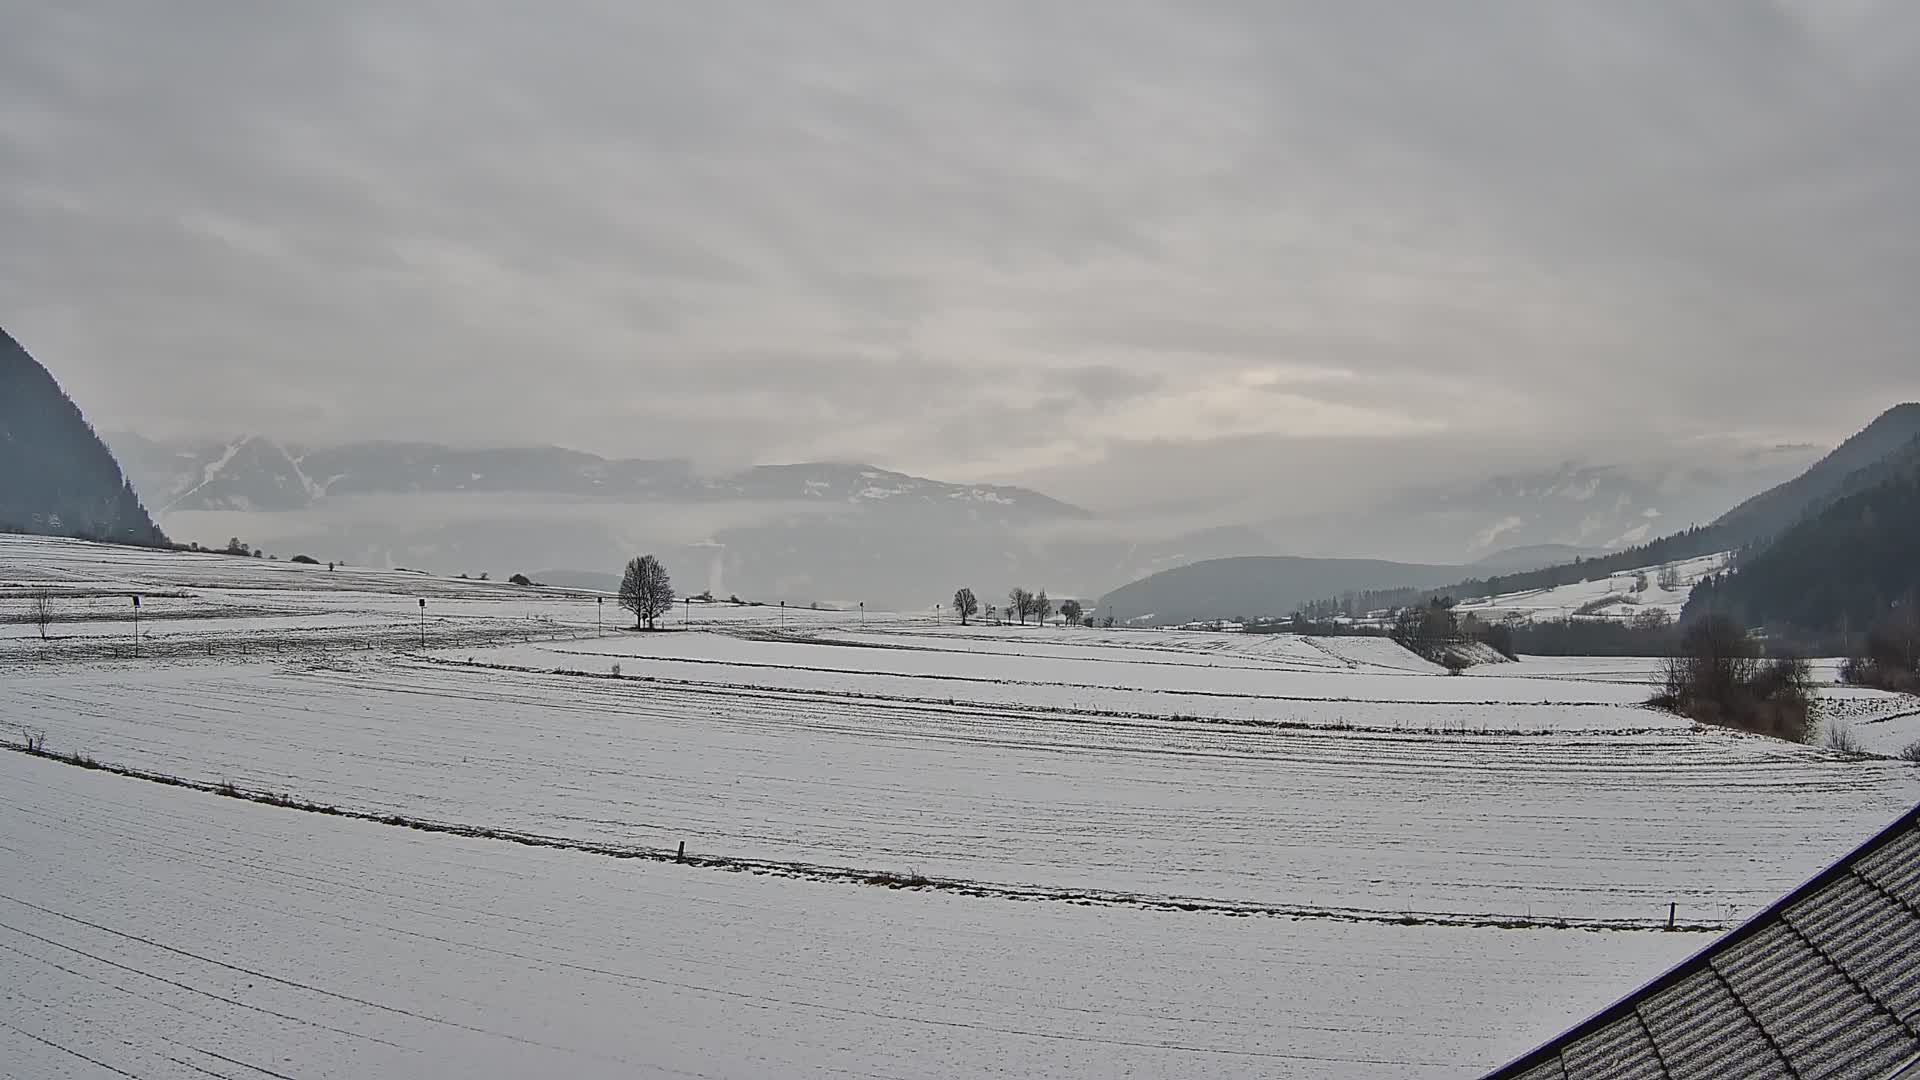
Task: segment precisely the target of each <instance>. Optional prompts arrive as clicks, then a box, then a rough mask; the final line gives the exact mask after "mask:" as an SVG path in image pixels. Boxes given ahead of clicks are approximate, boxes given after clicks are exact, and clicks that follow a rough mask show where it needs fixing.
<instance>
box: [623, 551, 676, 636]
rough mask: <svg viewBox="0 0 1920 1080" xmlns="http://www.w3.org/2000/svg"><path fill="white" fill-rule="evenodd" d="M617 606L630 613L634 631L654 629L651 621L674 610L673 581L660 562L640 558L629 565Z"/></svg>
mask: <svg viewBox="0 0 1920 1080" xmlns="http://www.w3.org/2000/svg"><path fill="white" fill-rule="evenodd" d="M620 606H621V607H623V608H626V609H627V610H628V611H631V612H633V618H634V629H636V630H637V629H639V628H640V627H641V626H643V625H644V626H645V627H646V628H647V629H649V630H651V629H653V622H654V620H655V619H658V618H659V617H660V616H662V615H665V614H666V613H667V612H669V611H671V610H672V609H673V579H672V578H669V577H668V576H667V568H666V567H664V566H662V565H660V560H659V559H656V558H654V557H653V556H651V555H642V556H640V557H639V558H637V559H632V560H629V561H628V563H627V572H626V573H625V574H624V575H622V576H621V578H620Z"/></svg>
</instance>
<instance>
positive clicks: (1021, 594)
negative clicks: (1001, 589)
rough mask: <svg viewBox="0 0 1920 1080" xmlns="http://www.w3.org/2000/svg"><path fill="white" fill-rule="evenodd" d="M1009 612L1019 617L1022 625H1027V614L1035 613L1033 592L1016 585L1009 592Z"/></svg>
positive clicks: (1010, 614)
mask: <svg viewBox="0 0 1920 1080" xmlns="http://www.w3.org/2000/svg"><path fill="white" fill-rule="evenodd" d="M1007 614H1008V615H1009V616H1015V617H1018V618H1019V620H1020V625H1021V626H1025V625H1027V616H1029V615H1031V614H1033V594H1032V593H1030V592H1028V591H1027V590H1026V589H1023V588H1021V587H1020V586H1018V585H1015V586H1014V587H1013V589H1012V590H1011V591H1009V592H1008V593H1007Z"/></svg>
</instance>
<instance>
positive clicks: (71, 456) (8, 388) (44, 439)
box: [0, 330, 166, 544]
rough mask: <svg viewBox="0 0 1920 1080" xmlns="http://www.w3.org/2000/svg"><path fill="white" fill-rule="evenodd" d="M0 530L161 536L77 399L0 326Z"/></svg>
mask: <svg viewBox="0 0 1920 1080" xmlns="http://www.w3.org/2000/svg"><path fill="white" fill-rule="evenodd" d="M0 530H5V531H9V532H28V533H45V534H48V535H55V536H76V537H83V538H86V539H93V540H113V541H117V542H120V543H131V544H162V543H165V542H166V538H165V537H164V536H162V535H161V534H160V530H159V529H158V528H156V527H155V526H154V524H153V520H152V519H151V518H149V517H148V516H147V512H146V510H145V509H144V508H143V507H141V505H140V500H139V499H138V498H137V497H136V496H135V495H134V493H133V488H132V487H130V486H129V485H128V484H127V481H126V478H125V477H123V476H122V475H121V474H120V466H119V465H118V464H117V463H115V461H114V459H113V454H111V453H110V452H108V450H107V448H106V445H105V444H104V443H102V442H101V441H100V439H99V437H98V436H96V435H95V434H94V433H93V429H92V428H91V427H89V426H88V425H87V422H86V419H85V418H84V417H82V416H81V415H80V409H79V407H78V406H76V405H75V404H74V403H73V401H72V400H71V399H70V398H68V397H67V395H66V394H65V393H64V392H63V391H62V390H61V389H60V385H59V383H57V382H55V381H54V378H53V376H52V375H51V374H49V373H48V372H47V369H46V368H43V367H41V366H40V364H39V363H38V362H37V361H35V360H34V359H33V357H31V356H29V355H27V351H26V350H25V349H24V348H22V347H21V346H20V343H19V342H17V341H15V340H14V339H13V337H12V336H11V335H9V334H8V333H7V332H6V331H4V330H0Z"/></svg>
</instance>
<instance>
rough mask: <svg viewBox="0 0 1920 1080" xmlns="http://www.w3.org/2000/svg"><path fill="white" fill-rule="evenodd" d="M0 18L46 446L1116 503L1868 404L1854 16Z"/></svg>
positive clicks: (1189, 10) (6, 268) (1889, 43)
mask: <svg viewBox="0 0 1920 1080" xmlns="http://www.w3.org/2000/svg"><path fill="white" fill-rule="evenodd" d="M82 8H84V10H82ZM5 21H6V32H5V33H3V34H0V236H4V238H5V243H4V244H0V296H3V297H4V298H5V301H6V304H5V309H4V310H0V319H4V321H5V325H6V326H7V327H8V329H10V330H12V331H13V332H14V333H15V334H16V336H18V337H19V338H20V339H21V340H22V341H23V342H24V343H25V344H27V346H28V347H29V348H30V349H32V350H33V351H34V352H35V353H36V355H38V356H40V357H42V358H43V359H44V360H45V361H46V362H47V363H48V364H49V366H50V367H52V368H53V369H54V371H55V373H56V374H57V375H58V376H59V377H60V378H61V379H62V380H63V381H64V382H65V383H66V384H68V386H69V388H70V389H71V390H72V391H73V392H74V393H75V395H76V397H78V398H79V399H80V400H81V402H82V403H83V405H85V406H86V407H87V409H88V411H89V413H90V414H91V415H92V416H93V417H94V419H95V420H96V422H98V423H100V424H101V425H102V426H110V427H132V428H137V429H142V430H147V431H152V432H156V433H169V432H185V431H220V432H225V431H231V430H261V431H267V432H271V433H274V434H277V435H281V436H283V437H287V438H293V439H303V440H309V441H314V440H330V439H346V438H362V437H423V438H435V439H445V440H454V441H464V442H482V443H502V442H555V443H561V444H566V445H573V446H579V447H582V448H585V449H590V450H594V451H598V452H602V453H610V454H620V455H629V456H692V457H695V458H696V459H699V460H703V461H711V462H715V463H729V464H731V463H740V462H745V461H755V460H760V461H769V460H795V459H805V458H823V457H831V458H861V459H869V460H873V461H875V462H877V463H880V464H884V465H889V466H894V467H900V468H906V469H913V470H918V471H922V472H927V473H932V474H936V475H943V476H950V477H955V478H964V479H975V478H979V479H992V478H1012V479H1029V480H1045V481H1047V482H1049V483H1051V484H1053V485H1054V486H1055V487H1056V488H1057V489H1061V490H1060V493H1061V494H1063V495H1065V496H1067V497H1070V498H1071V497H1086V498H1091V499H1092V500H1093V501H1096V502H1108V503H1119V502H1125V501H1128V500H1130V499H1138V500H1151V499H1161V498H1172V497H1174V496H1178V495H1182V494H1187V493H1189V492H1188V484H1187V482H1186V481H1184V480H1183V478H1182V476H1181V471H1182V470H1181V469H1178V468H1159V469H1151V468H1149V469H1138V468H1135V467H1134V466H1133V464H1131V463H1137V462H1140V461H1142V460H1159V461H1162V462H1184V461H1194V462H1205V463H1206V467H1207V468H1208V469H1210V470H1213V471H1214V475H1213V476H1211V477H1210V478H1209V481H1208V484H1209V485H1210V490H1211V489H1222V490H1224V489H1230V488H1232V487H1233V486H1235V485H1256V484H1258V485H1271V484H1273V483H1275V476H1276V470H1277V469H1280V468H1282V467H1283V466H1285V465H1288V464H1291V463H1298V462H1303V461H1311V462H1313V463H1314V464H1315V465H1316V466H1317V467H1319V468H1321V469H1322V470H1323V471H1325V472H1327V473H1329V474H1331V475H1333V476H1335V477H1336V478H1338V476H1339V474H1340V472H1341V468H1340V463H1341V462H1343V461H1350V462H1351V465H1350V466H1349V471H1353V472H1359V471H1365V472H1367V473H1368V476H1369V477H1370V478H1372V479H1375V480H1377V479H1379V475H1380V471H1381V470H1382V469H1386V470H1387V471H1389V472H1391V471H1392V470H1393V466H1392V464H1391V463H1392V462H1393V461H1395V460H1396V448H1415V447H1417V448H1419V450H1420V453H1421V455H1422V456H1423V457H1426V458H1428V459H1431V458H1432V457H1433V456H1434V455H1436V454H1437V455H1438V456H1439V457H1440V458H1441V459H1448V458H1449V455H1450V454H1455V453H1457V454H1459V455H1461V456H1460V457H1459V458H1458V460H1461V461H1463V462H1464V461H1466V460H1467V457H1466V456H1465V455H1466V453H1467V448H1469V447H1474V448H1479V449H1478V451H1477V453H1479V454H1480V455H1481V456H1485V448H1487V447H1498V448H1499V451H1500V453H1499V455H1496V456H1500V457H1504V458H1505V459H1506V460H1508V461H1509V462H1510V463H1516V464H1520V465H1522V466H1524V462H1525V460H1526V459H1527V458H1528V457H1529V456H1530V455H1547V456H1551V457H1553V458H1555V459H1557V458H1558V457H1564V456H1568V455H1572V454H1580V453H1591V454H1606V453H1618V452H1621V448H1624V447H1637V448H1642V449H1644V448H1645V447H1646V446H1648V445H1659V444H1679V443H1681V442H1683V441H1684V440H1686V439H1689V438H1695V437H1700V436H1723V435H1731V436H1735V437H1741V438H1751V439H1754V440H1756V441H1767V440H1774V439H1800V438H1814V439H1833V438H1837V437H1840V436H1842V435H1844V434H1846V433H1847V432H1848V431H1850V430H1852V429H1853V428H1855V427H1858V426H1859V425H1860V424H1862V423H1864V422H1865V421H1866V420H1868V419H1870V418H1871V416H1872V415H1873V414H1874V413H1876V412H1878V411H1879V410H1880V409H1881V408H1883V407H1885V406H1886V405H1888V404H1891V403H1892V402H1893V401H1895V400H1898V399H1901V398H1905V397H1913V396H1916V395H1920V360H1917V359H1916V355H1915V343H1916V342H1917V341H1920V314H1916V305H1915V304H1914V303H1913V302H1912V299H1911V296H1912V294H1913V293H1914V292H1915V287H1916V286H1917V285H1920V224H1917V223H1916V213H1920V212H1916V211H1915V209H1914V208H1913V205H1912V198H1911V193H1912V192H1913V191H1915V190H1920V136H1917V135H1916V134H1915V132H1916V128H1915V126H1914V125H1913V124H1912V122H1911V113H1912V112H1913V111H1914V109H1915V107H1916V106H1920V9H1914V8H1912V7H1911V6H1910V5H1902V4H1897V3H1887V4H1884V5H1873V4H1843V3H1835V2H1819V3H1815V2H1811V0H1809V2H1806V3H1777V4H1766V3H1758V2H1756V3H1750V4H1705V3H1702V4H1689V3H1673V2H1670V0H1657V2H1656V0H1606V2H1601V0H1594V2H1592V3H1586V4H1555V5H1543V4H1532V3H1520V2H1513V3H1501V2H1491V3H1486V4H1476V5H1468V6H1467V7H1464V8H1463V7H1459V6H1456V5H1425V4H1411V5H1409V4H1380V3H1372V2H1365V0H1362V2H1355V3H1341V4H1298V5H1293V4H1275V3H1254V2H1248V3H1213V4H1201V5H1180V4H1172V3H1167V4H1153V3H1144V2H1142V3H1116V4H1105V3H1103V4H1091V3H1088V4H1069V3H1062V4H1019V3H1010V2H1009V3H984V4H918V3H891V2H880V0H874V2H870V3H860V2H847V3H832V2H829V3H821V4H808V5H789V4H775V3H756V4H749V3H726V2H720V3H712V4H699V5H688V4H667V3H614V2H607V3H589V2H585V0H575V2H556V3H551V4H544V5H524V4H506V3H478V2H475V3H467V2H453V0H414V2H410V3H406V4H388V3H372V2H358V0H343V2H339V3H328V4H307V5H293V6H289V5H254V4H234V3H227V2H218V0H183V2H181V3H174V4H167V5H152V4H141V3H133V2H127V3H124V4H112V3H109V4H94V5H84V6H80V5H67V4H57V3H42V4H34V3H31V2H29V3H27V4H26V5H25V6H24V7H22V6H20V5H15V6H14V7H13V8H11V9H10V10H9V13H8V14H7V15H6V16H5ZM1336 448H1347V449H1348V450H1350V451H1351V453H1350V454H1348V453H1343V452H1340V451H1338V450H1337V449H1336ZM1356 448H1357V449H1356ZM1474 460H1476V461H1477V460H1478V458H1475V459H1474ZM1429 465H1430V462H1429ZM1406 471H1407V473H1408V475H1411V474H1412V473H1413V472H1415V471H1417V470H1415V469H1412V468H1409V469H1408V470H1406ZM1356 479H1357V478H1356ZM1322 482H1323V483H1324V478H1323V481H1322Z"/></svg>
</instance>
